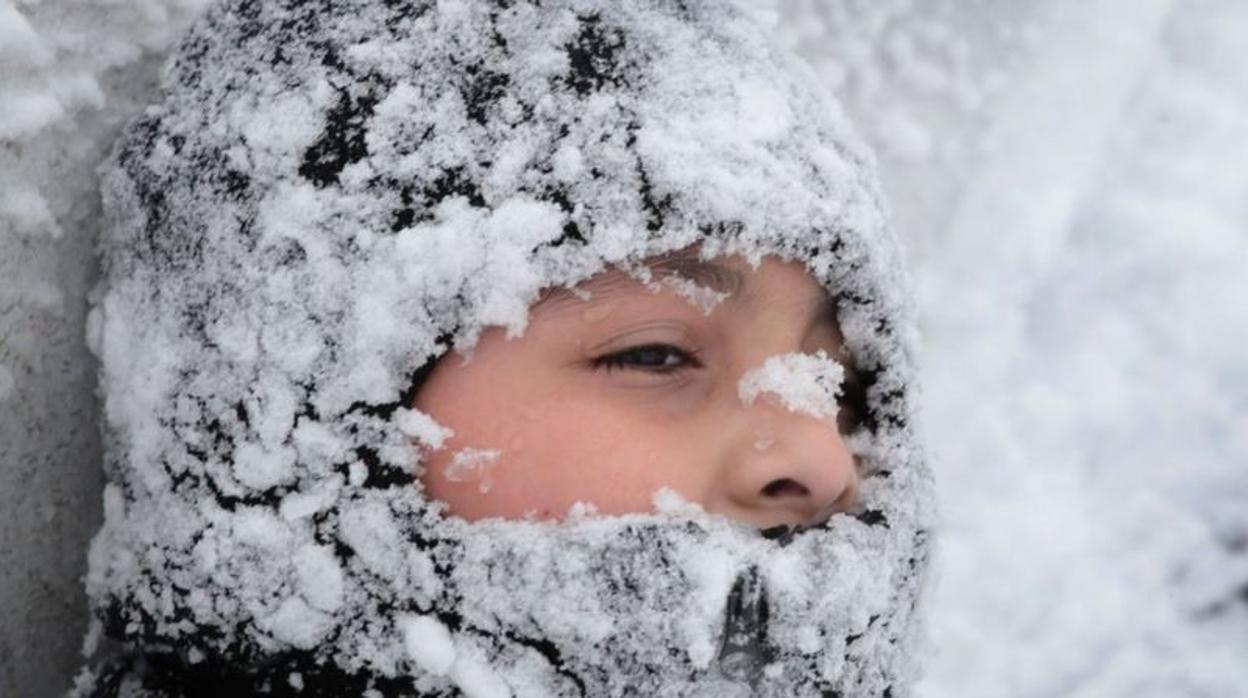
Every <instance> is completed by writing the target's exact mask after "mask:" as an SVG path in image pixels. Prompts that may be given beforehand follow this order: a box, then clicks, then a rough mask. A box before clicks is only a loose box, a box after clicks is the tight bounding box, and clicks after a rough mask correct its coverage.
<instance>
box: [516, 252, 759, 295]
mask: <svg viewBox="0 0 1248 698" xmlns="http://www.w3.org/2000/svg"><path fill="white" fill-rule="evenodd" d="M641 268H642V269H644V270H646V271H648V272H650V274H651V280H654V281H661V280H663V279H668V278H677V279H685V280H688V281H692V282H693V283H695V284H697V285H698V286H701V287H704V288H709V289H710V290H712V291H715V292H717V293H722V294H725V295H726V296H728V297H729V298H739V297H740V295H741V291H742V290H744V289H745V288H746V286H747V283H746V278H745V275H744V274H742V273H741V272H739V271H737V270H736V269H733V268H731V267H726V266H724V265H723V264H719V263H717V262H714V261H710V260H705V259H701V258H700V257H698V253H697V252H696V251H693V250H678V251H676V252H670V253H667V254H662V255H658V256H656V257H651V258H649V259H647V260H646V261H645V262H644V263H642V265H641ZM630 281H631V282H636V283H644V282H645V280H644V279H643V278H639V276H638V275H637V274H636V273H633V272H630V271H629V270H626V269H620V268H618V267H613V268H610V269H608V270H606V271H603V272H601V273H599V274H597V275H595V276H593V277H592V278H590V279H588V280H586V281H582V282H581V283H579V284H576V285H575V286H573V287H567V286H556V287H552V288H549V289H547V290H546V291H544V292H543V293H542V296H541V297H540V298H538V300H537V302H536V303H534V305H533V307H534V308H536V307H538V306H545V307H549V306H552V305H556V304H560V303H562V302H565V301H568V300H571V299H580V298H581V296H580V295H578V293H577V292H578V291H588V292H590V293H592V294H593V295H594V296H595V297H596V298H600V297H602V296H605V295H607V294H609V293H611V292H613V291H615V290H616V289H618V288H620V287H621V286H623V285H626V284H627V283H628V282H630Z"/></svg>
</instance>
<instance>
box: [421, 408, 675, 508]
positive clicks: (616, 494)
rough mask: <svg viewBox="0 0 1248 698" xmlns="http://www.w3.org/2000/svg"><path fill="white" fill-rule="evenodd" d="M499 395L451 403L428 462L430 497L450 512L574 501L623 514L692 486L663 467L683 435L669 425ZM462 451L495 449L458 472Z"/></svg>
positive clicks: (551, 505) (605, 410)
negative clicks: (485, 461)
mask: <svg viewBox="0 0 1248 698" xmlns="http://www.w3.org/2000/svg"><path fill="white" fill-rule="evenodd" d="M502 398H503V396H496V398H495V399H492V400H490V401H488V403H483V404H479V405H477V406H478V407H480V408H481V409H479V410H473V409H471V407H472V405H471V404H470V402H469V401H465V402H462V403H459V404H457V405H456V406H455V409H453V410H452V411H451V412H453V414H450V413H448V414H447V415H446V419H447V420H448V423H447V425H448V426H451V427H452V428H453V429H455V430H456V435H455V437H454V438H452V439H451V440H450V441H448V443H447V445H446V447H445V448H443V449H441V450H439V451H438V452H436V453H433V454H431V456H430V457H428V458H427V459H426V462H427V463H428V468H427V472H426V475H425V485H426V488H427V490H428V493H429V495H430V496H431V497H433V498H435V499H439V500H441V501H443V502H445V503H447V505H448V506H449V510H450V512H451V513H453V514H456V515H458V516H461V517H463V518H465V519H469V520H473V519H480V518H486V517H503V518H513V519H514V518H523V517H525V516H528V515H535V516H537V517H539V518H562V517H564V516H565V515H566V514H567V511H568V509H569V508H570V507H571V506H572V505H573V504H575V503H576V502H585V503H589V504H593V505H594V506H595V507H596V508H597V509H598V511H599V512H601V513H603V514H623V513H629V512H639V511H649V510H650V509H651V498H652V496H653V494H654V492H655V491H656V490H657V489H659V488H660V487H673V488H675V489H677V490H678V491H681V492H682V493H686V494H689V493H688V490H690V489H692V488H691V487H690V486H688V484H687V483H685V482H683V481H682V479H681V478H679V477H674V475H675V474H677V473H679V472H680V471H678V470H677V469H675V468H672V467H670V466H669V465H668V464H670V463H673V462H677V461H679V460H680V459H681V457H680V455H679V449H680V448H681V440H680V439H676V438H673V430H672V429H671V427H670V426H667V425H661V424H656V423H654V422H650V421H647V420H644V419H638V416H637V415H635V414H632V413H631V412H629V411H627V410H621V409H617V408H614V407H613V406H611V405H608V404H603V403H601V402H599V401H596V400H589V399H585V398H584V397H583V396H582V397H580V398H579V399H577V398H575V397H569V396H562V395H552V396H549V399H540V400H539V399H530V400H520V399H518V398H517V399H514V400H510V401H509V400H504V399H502ZM461 449H490V450H497V451H498V452H499V453H498V457H497V459H496V460H494V461H493V462H492V463H490V464H489V465H488V466H486V467H484V468H481V469H479V470H476V469H464V468H460V467H457V466H454V465H453V463H454V461H455V453H456V452H457V451H460V452H461V453H462V452H463V451H461ZM469 453H470V452H469ZM448 467H450V468H451V470H450V471H449V472H448V470H447V468H448ZM456 470H458V471H459V472H456ZM448 475H449V476H448ZM483 490H484V491H483Z"/></svg>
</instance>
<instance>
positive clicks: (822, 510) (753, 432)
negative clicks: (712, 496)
mask: <svg viewBox="0 0 1248 698" xmlns="http://www.w3.org/2000/svg"><path fill="white" fill-rule="evenodd" d="M737 417H738V420H737V423H736V424H735V425H734V429H733V431H734V434H733V438H732V439H731V442H732V443H731V446H730V448H729V450H728V451H727V452H726V454H725V459H726V462H725V463H724V464H723V466H724V469H723V471H722V475H723V480H722V485H723V494H724V497H725V499H726V505H727V506H728V507H729V508H731V509H732V510H733V514H734V518H737V519H738V520H741V521H745V522H747V523H751V524H754V525H757V526H759V527H760V528H768V527H772V526H780V525H785V526H800V525H809V524H814V523H818V522H820V521H823V520H824V519H826V518H827V517H829V516H831V515H832V514H833V513H836V512H838V511H844V510H846V509H848V508H849V507H850V506H851V505H852V504H853V500H854V498H855V496H856V494H857V487H858V472H857V466H856V464H855V460H854V456H853V454H852V453H851V452H850V450H849V447H848V446H847V445H846V443H845V439H844V437H842V435H841V434H840V432H839V431H838V430H837V427H836V423H835V422H834V421H831V420H827V419H819V418H816V417H812V416H808V415H805V414H799V413H794V412H790V411H789V410H787V409H785V408H784V407H783V406H781V405H778V404H776V403H775V402H774V401H772V400H759V401H756V402H755V403H754V404H752V405H749V406H744V407H742V408H741V409H740V411H739V413H738V415H737Z"/></svg>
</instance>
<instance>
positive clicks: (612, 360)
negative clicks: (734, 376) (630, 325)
mask: <svg viewBox="0 0 1248 698" xmlns="http://www.w3.org/2000/svg"><path fill="white" fill-rule="evenodd" d="M656 354H659V355H660V356H658V357H656ZM673 357H675V359H676V361H677V362H676V363H668V359H671V358H673ZM647 358H650V359H654V358H661V359H662V361H663V362H662V363H660V364H655V363H653V362H652V361H651V362H648V361H646V359H647ZM591 363H592V366H593V368H594V369H602V370H606V371H614V370H617V369H623V370H628V371H643V372H645V373H657V374H669V373H676V372H678V371H685V370H688V369H691V368H701V367H702V362H701V361H699V360H698V355H697V352H691V351H686V350H684V349H681V348H680V347H678V346H675V345H673V344H662V343H657V342H656V343H652V344H641V345H638V346H635V347H629V348H628V349H622V350H620V351H617V352H612V353H610V354H605V355H603V356H599V357H597V358H595V359H593V361H592V362H591Z"/></svg>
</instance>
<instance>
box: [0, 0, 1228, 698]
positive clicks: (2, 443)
mask: <svg viewBox="0 0 1248 698" xmlns="http://www.w3.org/2000/svg"><path fill="white" fill-rule="evenodd" d="M760 4H761V5H763V7H762V8H761V9H763V10H771V11H774V12H775V13H776V15H777V16H778V18H779V25H778V29H779V31H780V32H781V34H782V36H784V37H785V39H786V40H787V41H788V42H789V43H790V44H791V45H793V46H795V47H796V48H797V49H798V50H799V51H801V52H802V53H803V54H805V55H806V56H807V57H808V58H809V59H810V60H811V61H812V63H814V64H815V66H816V69H817V72H818V75H819V77H820V79H822V80H823V81H825V82H826V84H827V85H829V86H830V87H832V88H833V90H834V91H835V92H836V94H837V95H838V97H840V99H841V100H842V101H843V102H844V103H845V104H846V105H847V107H848V110H849V111H850V113H851V115H852V116H853V117H854V118H855V121H856V123H857V125H858V126H859V127H860V129H861V130H862V132H863V134H864V135H865V136H866V138H867V140H868V141H870V143H871V144H872V145H873V146H874V147H875V148H876V150H877V152H878V154H879V157H880V166H881V177H882V180H883V183H884V186H885V189H886V190H887V192H888V194H889V198H890V202H891V204H892V209H893V214H894V220H895V227H896V228H897V229H898V230H899V231H900V232H901V233H902V235H903V237H904V238H905V239H906V241H907V243H908V247H909V249H910V261H911V263H912V268H913V270H914V274H915V276H916V278H917V280H918V282H919V283H918V290H919V300H920V304H921V305H920V311H921V315H922V322H923V330H924V333H925V336H926V342H925V346H924V349H923V354H922V364H923V366H924V372H925V385H926V390H925V397H924V405H923V406H924V411H925V413H926V417H925V420H924V423H925V427H926V429H925V431H926V434H927V437H928V439H929V441H930V442H931V443H932V444H933V445H934V447H935V449H934V450H935V453H936V462H935V463H934V467H935V469H936V474H937V482H938V485H939V489H940V495H941V499H942V503H943V504H942V512H943V519H944V523H943V526H942V529H941V531H940V540H941V544H940V546H939V547H938V550H937V558H936V563H937V566H938V568H939V574H938V580H939V585H938V587H937V589H936V593H935V594H934V595H933V597H932V598H931V599H930V600H929V602H928V604H927V605H928V608H927V612H928V616H929V625H930V628H931V632H932V635H933V638H932V641H931V642H930V643H929V645H930V649H929V650H928V652H927V653H926V655H927V656H926V658H925V661H924V663H925V667H926V678H925V679H924V680H923V681H922V682H921V683H920V685H919V690H918V691H917V693H918V695H920V696H924V697H926V698H944V697H945V696H959V697H963V696H965V697H969V698H977V697H984V698H988V697H993V698H995V697H997V696H1022V697H1036V698H1040V697H1046V698H1047V697H1049V696H1089V697H1091V696H1095V697H1098V698H1100V697H1105V698H1126V697H1128V696H1132V697H1134V696H1174V697H1177V698H1187V697H1195V696H1235V695H1245V694H1248V662H1244V661H1243V657H1244V656H1248V601H1246V597H1248V592H1246V591H1245V589H1246V588H1248V569H1246V567H1248V554H1246V553H1245V551H1246V549H1248V505H1246V503H1248V468H1245V466H1244V464H1245V463H1248V438H1245V434H1248V373H1246V368H1245V366H1246V362H1245V360H1244V358H1243V349H1242V348H1243V347H1244V346H1248V337H1246V336H1245V333H1246V332H1248V317H1245V314H1246V313H1245V310H1244V304H1243V302H1242V299H1243V298H1248V269H1246V268H1245V267H1246V264H1248V263H1246V262H1245V261H1244V260H1248V236H1246V235H1245V234H1244V230H1245V228H1246V222H1248V168H1244V167H1243V164H1242V163H1244V162H1248V151H1246V148H1248V73H1245V71H1243V69H1242V66H1244V65H1248V53H1246V52H1248V6H1245V4H1244V3H1242V2H1240V1H1239V0H1145V1H1143V2H1141V1H1140V0H1093V1H1092V2H1087V1H1085V0H1052V1H1051V2H1044V3H1041V2H1034V1H1033V0H1010V1H1008V2H987V1H985V0H930V1H925V2H914V1H913V0H776V1H775V2H761V1H760ZM202 5H203V3H202V2H198V1H195V0H187V1H186V2H178V1H176V0H165V1H160V0H126V1H118V2H109V3H104V4H99V3H87V2H81V1H80V0H62V1H60V2H55V3H51V2H34V1H30V0H26V1H23V0H19V1H17V2H16V3H14V2H12V0H0V695H52V694H55V693H57V692H59V691H61V690H63V689H64V688H65V687H66V686H67V685H68V683H69V677H70V675H71V674H72V672H73V671H74V670H75V668H76V666H77V665H78V663H79V662H80V658H79V656H78V650H77V648H78V646H79V639H80V637H81V632H80V631H81V629H82V628H83V627H84V626H85V615H86V609H85V604H84V603H83V602H82V600H81V598H80V596H79V594H78V593H77V592H76V591H75V590H76V588H77V586H78V578H79V576H80V575H81V574H82V573H83V570H84V567H83V565H84V562H83V559H82V556H83V550H84V549H85V545H86V537H87V536H88V535H90V533H91V532H92V531H94V529H95V528H96V525H97V524H98V516H99V511H100V509H99V504H98V502H99V500H100V496H99V488H100V485H99V477H98V474H97V473H98V467H99V466H98V464H99V451H98V449H99V446H98V444H97V443H95V441H94V438H93V436H92V435H93V434H94V433H95V426H94V423H95V414H94V408H93V406H92V392H93V386H94V379H93V377H92V375H91V374H92V372H93V371H94V366H93V362H92V360H91V359H90V357H89V356H88V355H87V353H86V351H85V348H84V346H83V344H82V340H81V336H82V335H83V334H84V333H83V329H82V328H83V325H84V315H85V297H86V291H85V288H86V285H87V283H88V279H89V278H91V277H92V276H93V272H92V271H91V270H92V266H93V259H92V254H91V245H92V242H93V239H94V237H95V235H96V233H97V231H98V225H99V224H98V220H97V218H98V212H99V209H98V204H95V203H94V201H95V194H94V191H95V189H96V181H95V178H94V171H95V167H96V165H97V164H98V163H99V162H100V160H101V159H102V157H103V153H104V150H105V149H107V148H108V147H109V145H110V144H111V142H112V140H113V138H114V136H115V134H116V132H117V128H118V126H119V123H120V122H121V120H123V119H126V118H129V117H130V116H132V115H133V114H135V113H137V112H138V110H139V106H138V105H141V104H142V103H143V102H144V101H147V100H150V99H152V98H153V96H154V86H153V84H152V77H153V75H154V72H155V67H156V64H155V59H156V58H159V57H160V56H162V55H164V53H165V52H166V51H167V49H168V47H169V45H170V42H171V41H172V39H173V38H174V37H175V36H176V35H177V33H178V32H179V31H181V29H182V28H183V27H184V26H185V25H186V22H187V21H188V18H189V16H190V15H191V14H192V13H193V12H194V11H195V10H197V9H198V8H199V7H200V6H202ZM275 108H276V106H275ZM282 108H283V109H284V110H285V113H286V114H288V115H289V116H288V117H287V118H290V119H292V121H294V123H289V122H288V123H285V124H282V125H281V126H280V127H279V126H277V125H276V124H275V123H274V122H272V121H265V120H264V119H263V118H259V117H261V116H263V115H257V118H256V119H255V120H254V123H252V124H251V125H250V127H249V131H248V133H249V135H250V136H251V137H253V138H256V139H257V140H260V141H267V142H270V143H275V144H279V146H280V143H282V142H283V141H284V139H297V138H299V137H300V134H301V131H300V128H299V124H298V122H297V117H296V116H295V115H297V114H298V113H299V105H297V104H286V105H283V106H282ZM779 116H780V115H777V114H774V113H773V114H767V115H765V116H764V117H761V118H759V120H758V124H757V128H758V129H759V130H760V131H764V132H765V131H766V130H767V129H768V128H769V124H773V123H775V119H777V118H779ZM552 166H553V168H554V170H555V171H556V172H561V173H565V175H566V176H567V177H569V178H571V177H575V176H576V173H577V172H580V171H581V168H582V167H583V164H582V158H581V155H580V154H579V153H576V152H574V151H571V150H569V151H565V152H561V153H559V154H558V155H557V157H555V158H553V159H552ZM291 195H292V198H291V199H290V200H289V202H290V203H292V204H296V205H297V202H298V199H297V196H298V192H291ZM222 339H223V340H226V341H228V339H229V336H228V333H227V334H226V335H223V337H222ZM238 348H239V350H240V351H245V350H246V346H245V342H243V343H240V344H239V345H238ZM67 405H68V406H72V407H69V408H68V409H67V407H66V406H67ZM45 425H57V426H55V427H53V428H49V427H47V426H45ZM427 426H428V425H423V424H421V423H420V422H414V421H409V422H408V429H409V430H413V431H418V432H419V433H422V434H431V435H436V434H437V432H436V431H429V430H428V428H427ZM67 435H68V436H67ZM294 438H295V441H296V442H297V444H298V446H297V448H298V449H301V450H304V449H306V450H309V451H316V450H317V449H322V450H325V449H332V448H333V440H332V439H331V438H330V437H329V435H326V434H323V433H319V432H318V431H317V430H316V429H314V428H308V429H305V430H303V431H301V432H300V433H297V434H296V435H295V437H294ZM434 438H437V437H436V436H435V437H434ZM357 472H359V473H360V477H359V480H360V481H363V478H364V477H365V476H366V473H363V472H361V471H357V470H356V469H353V470H352V471H351V476H352V477H354V474H355V473H357ZM345 484H346V478H343V479H342V480H341V481H334V480H328V481H325V482H322V483H321V484H320V485H319V486H318V488H317V489H315V490H314V491H308V492H298V493H294V492H292V493H290V494H288V495H287V496H286V497H285V498H284V499H283V501H282V506H281V509H280V517H281V518H283V519H286V520H298V519H302V518H306V517H311V516H312V515H314V514H315V513H316V512H318V511H321V510H322V509H324V508H325V507H326V506H328V505H329V503H330V502H332V501H333V500H334V499H335V498H336V497H337V494H336V489H337V488H338V487H342V486H345ZM111 499H113V500H114V502H115V504H116V505H117V506H120V499H121V498H120V497H112V498H111ZM114 508H115V507H114ZM382 514H384V512H379V511H377V510H375V509H368V508H363V509H360V510H358V511H355V512H353V513H352V515H351V516H350V517H346V519H345V520H344V522H343V528H344V531H349V532H353V533H354V534H355V535H358V536H359V539H358V543H359V546H360V547H359V549H360V550H361V551H364V554H363V555H362V558H364V559H363V562H364V564H367V565H370V566H371V565H378V566H381V567H384V566H385V565H387V564H396V563H397V564H402V561H400V560H398V559H397V558H396V556H395V554H394V553H393V551H386V550H384V549H376V550H374V549H372V548H371V547H370V546H368V545H367V544H366V542H365V541H366V540H367V536H368V535H369V534H370V532H373V531H376V530H378V527H384V526H385V525H386V524H385V521H386V519H385V518H384V517H383V516H382ZM115 515H120V513H119V512H118V513H117V514H115ZM241 523H243V522H241V521H240V522H235V524H236V525H238V524H241ZM253 524H254V529H255V530H254V533H255V537H254V540H253V542H252V543H250V544H251V545H255V546H257V548H256V549H257V550H264V549H266V546H268V547H269V549H272V547H271V546H275V545H278V546H280V544H281V543H282V542H283V541H281V540H271V541H265V540H263V537H262V534H263V532H264V530H265V529H273V528H277V527H276V526H274V525H273V524H272V522H271V521H268V520H258V521H255V522H253ZM238 534H239V535H244V534H246V527H240V529H239V531H238ZM292 550H293V549H292ZM298 550H299V551H301V552H299V553H298V554H293V553H292V555H291V570H292V571H293V575H292V577H291V579H292V583H293V584H294V585H295V587H292V588H294V589H297V594H295V595H292V596H289V597H287V598H288V600H291V601H290V603H295V602H296V601H294V600H298V602H299V603H302V604H304V605H305V606H306V608H307V609H309V612H308V613H304V614H303V615H304V616H305V617H312V616H311V615H310V611H311V610H316V609H319V610H322V611H325V610H332V609H333V608H334V607H335V604H337V603H339V599H340V596H339V591H338V590H337V588H336V585H335V582H334V581H333V580H334V579H336V576H335V575H334V573H333V572H332V570H330V568H329V566H328V565H327V564H326V563H327V562H328V560H327V558H326V556H325V554H324V553H323V552H318V548H317V547H316V546H315V545H312V546H303V547H300V548H298ZM201 552H202V554H204V555H208V556H210V555H211V551H210V550H209V549H208V548H207V547H206V548H205V549H204V550H202V551H201ZM208 559H210V558H208ZM333 564H335V565H336V564H337V563H336V562H335V563H333ZM416 564H420V563H419V562H417V563H416ZM313 577H315V578H318V579H322V580H325V581H322V582H320V583H311V582H300V581H299V580H301V579H303V580H310V579H312V578H313ZM711 581H713V580H711ZM711 581H708V583H711ZM274 610H275V615H274V616H273V617H271V618H272V622H274V623H275V625H274V626H273V627H279V626H280V625H281V620H282V617H281V615H280V614H277V613H276V611H280V610H281V609H280V608H275V609H274ZM288 612H289V611H288ZM420 617H421V616H411V615H409V616H402V617H400V618H399V619H397V622H398V624H399V626H400V628H402V629H403V639H404V640H405V641H408V640H410V639H411V637H412V636H413V633H414V634H415V637H416V638H428V637H430V636H431V635H436V634H437V633H438V631H437V630H436V629H434V627H433V626H432V625H431V624H428V623H426V624H424V625H421V623H420V622H417V623H416V624H415V625H412V620H413V619H415V618H420ZM297 630H298V628H289V629H288V632H287V635H288V638H289V639H290V640H293V641H298V633H297V632H296V631H297ZM312 631H315V628H312ZM422 646H423V647H426V648H427V650H426V651H432V650H434V649H438V648H439V647H441V646H440V645H439V644H438V642H436V641H433V640H427V641H426V642H425V643H422ZM443 649H445V647H443ZM450 649H451V650H454V649H456V648H455V647H453V646H452V647H451V648H450ZM455 656H456V657H457V656H458V655H455ZM412 660H413V661H416V662H417V663H421V662H432V664H431V665H430V666H431V667H443V666H448V664H450V663H453V658H448V655H446V654H436V653H433V654H431V655H428V656H425V657H424V658H423V659H422V658H418V657H412ZM465 661H466V664H465V666H471V662H472V661H473V660H472V657H471V656H468V658H467V659H466V660H465ZM290 681H291V682H292V684H294V683H296V682H301V681H302V679H301V678H300V677H298V676H297V675H292V677H291V679H290ZM483 681H486V682H488V679H484V680H483ZM482 690H483V691H486V690H489V687H488V686H486V687H485V688H483V689H482ZM725 695H728V694H727V693H725Z"/></svg>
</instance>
